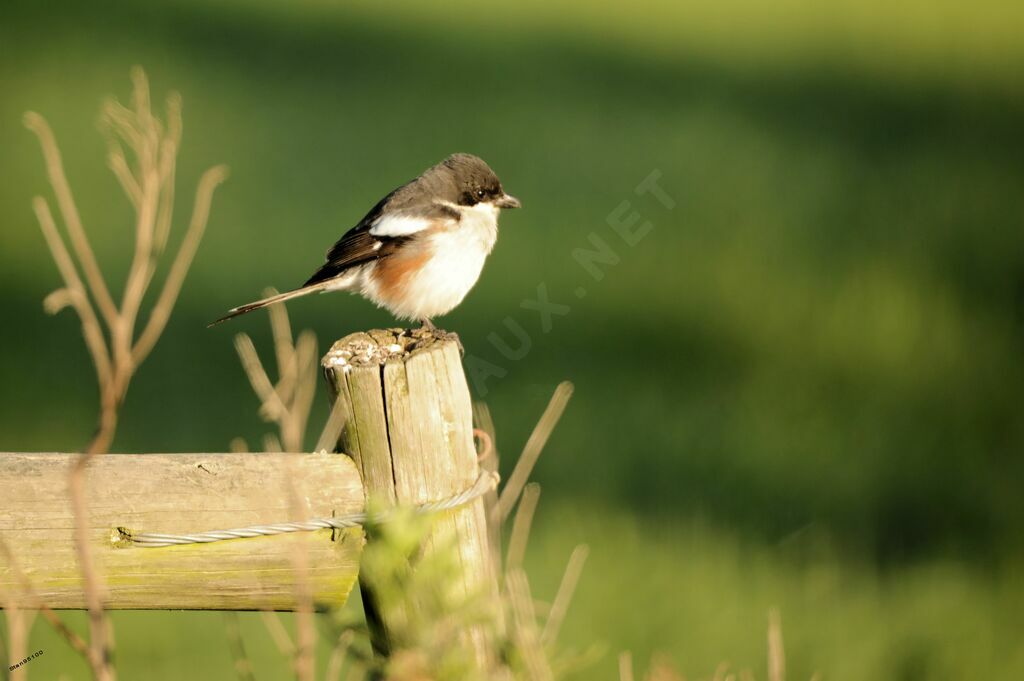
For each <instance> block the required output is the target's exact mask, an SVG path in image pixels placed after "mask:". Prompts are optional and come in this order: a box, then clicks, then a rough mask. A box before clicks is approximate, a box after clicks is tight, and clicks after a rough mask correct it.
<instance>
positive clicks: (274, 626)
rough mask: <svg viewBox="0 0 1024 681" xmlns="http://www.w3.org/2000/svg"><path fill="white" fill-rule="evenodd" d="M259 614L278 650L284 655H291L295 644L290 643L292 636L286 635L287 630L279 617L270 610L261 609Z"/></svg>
mask: <svg viewBox="0 0 1024 681" xmlns="http://www.w3.org/2000/svg"><path fill="white" fill-rule="evenodd" d="M260 615H261V616H262V617H263V624H264V626H266V628H267V631H269V632H270V638H271V639H273V641H274V645H276V646H277V649H278V651H280V653H281V654H282V655H284V656H286V657H289V658H290V657H293V656H294V655H295V644H294V643H292V637H291V636H289V635H288V630H287V629H285V628H284V625H283V624H282V623H281V618H280V617H278V615H277V613H276V612H274V611H272V610H261V611H260Z"/></svg>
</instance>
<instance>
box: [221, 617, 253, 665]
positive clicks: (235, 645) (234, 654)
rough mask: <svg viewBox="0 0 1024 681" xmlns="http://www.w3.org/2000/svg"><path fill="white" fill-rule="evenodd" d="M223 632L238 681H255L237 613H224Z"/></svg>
mask: <svg viewBox="0 0 1024 681" xmlns="http://www.w3.org/2000/svg"><path fill="white" fill-rule="evenodd" d="M224 632H225V635H226V636H227V639H228V650H230V651H231V659H232V660H233V662H234V665H233V666H234V668H235V674H236V675H237V676H238V681H256V677H255V676H254V675H253V668H252V661H251V660H250V659H249V656H248V655H247V654H246V652H245V643H244V642H243V641H242V632H241V629H240V628H239V626H238V613H234V612H226V613H224Z"/></svg>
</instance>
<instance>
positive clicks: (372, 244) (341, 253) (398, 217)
mask: <svg viewBox="0 0 1024 681" xmlns="http://www.w3.org/2000/svg"><path fill="white" fill-rule="evenodd" d="M408 186H409V185H405V186H403V187H399V188H398V189H396V190H395V191H393V192H391V193H390V194H388V195H387V196H385V197H384V198H383V199H381V200H380V201H379V202H378V203H377V205H376V206H374V207H373V208H372V209H371V210H370V212H369V213H367V214H366V215H365V216H364V217H363V219H362V220H360V221H359V224H357V225H356V226H355V227H353V228H352V229H350V230H349V231H347V232H346V233H345V235H344V236H342V237H341V238H340V239H339V240H338V241H337V243H335V244H334V245H333V246H332V247H331V249H330V250H329V251H327V262H325V263H324V264H323V265H322V266H321V267H320V269H318V270H317V271H316V272H315V273H314V274H313V276H312V277H310V278H309V280H308V281H306V283H305V284H303V287H306V286H311V285H313V284H318V283H320V282H323V281H326V280H328V279H333V278H335V277H337V276H339V275H341V274H343V273H344V272H345V271H346V270H348V269H350V268H352V267H355V266H357V265H362V264H365V263H368V262H372V261H374V260H378V259H380V258H386V257H388V256H389V255H391V254H392V253H394V251H395V249H396V248H398V247H399V246H401V245H402V244H403V243H405V242H407V241H409V240H411V239H415V238H417V237H418V236H419V235H421V234H422V233H423V232H424V231H425V230H428V229H431V228H433V227H438V226H441V225H443V224H444V223H445V222H448V221H452V220H458V218H459V214H458V211H455V210H453V209H452V208H451V207H449V206H446V205H443V204H440V203H432V204H427V205H425V206H424V205H419V206H417V205H410V204H409V203H408V202H403V203H404V204H405V205H403V206H402V210H401V212H399V211H397V210H391V211H388V210H385V209H387V208H389V204H393V203H394V202H395V201H394V200H395V199H396V197H397V198H401V193H402V191H403V190H404V189H405V188H406V187H408Z"/></svg>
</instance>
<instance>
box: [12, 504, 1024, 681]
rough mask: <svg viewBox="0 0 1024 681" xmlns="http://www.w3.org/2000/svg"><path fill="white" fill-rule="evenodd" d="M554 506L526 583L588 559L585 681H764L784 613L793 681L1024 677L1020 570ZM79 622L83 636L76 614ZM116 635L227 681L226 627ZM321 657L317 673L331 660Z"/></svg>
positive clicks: (263, 660) (551, 584)
mask: <svg viewBox="0 0 1024 681" xmlns="http://www.w3.org/2000/svg"><path fill="white" fill-rule="evenodd" d="M545 495H546V496H550V495H551V491H550V490H549V491H546V492H545ZM551 501H552V500H551V499H546V500H542V504H541V510H540V513H539V516H538V519H537V523H538V524H535V526H534V531H533V536H532V537H531V540H530V547H529V550H528V555H527V563H526V569H527V571H528V572H529V573H530V575H531V582H532V583H533V586H534V593H535V595H536V596H537V597H538V598H542V599H550V598H551V597H553V595H554V592H555V590H556V589H557V586H558V580H559V579H560V577H561V573H562V570H563V569H564V567H565V561H566V559H567V558H568V555H569V552H570V549H571V547H572V545H573V544H574V543H576V542H579V541H586V542H588V543H589V545H590V548H591V551H590V557H589V559H588V561H587V566H586V568H585V570H584V573H583V579H582V580H581V582H580V585H579V588H578V591H577V593H576V596H575V598H574V600H573V604H572V607H571V608H570V610H569V614H568V617H567V619H566V622H565V626H564V629H563V635H562V639H563V645H564V646H568V647H569V648H573V649H576V650H580V651H582V650H585V649H588V648H590V647H592V646H594V645H598V646H599V647H600V649H601V650H602V651H603V655H602V656H601V658H600V659H599V661H598V662H597V663H596V664H595V665H594V666H592V667H590V668H588V669H587V670H586V671H585V672H582V673H580V674H578V675H577V678H580V679H615V678H617V676H616V672H615V670H616V657H617V654H618V652H619V650H623V649H628V650H630V651H631V652H632V653H633V657H634V659H635V660H636V666H637V668H638V671H640V670H642V669H643V668H644V667H645V666H646V665H647V663H648V661H649V660H650V659H651V657H652V656H653V655H655V654H658V653H660V654H664V655H666V656H667V657H668V658H669V659H670V660H672V661H673V663H674V665H675V667H676V668H677V669H678V670H679V671H680V672H681V673H683V674H685V675H686V677H687V678H696V679H703V678H710V677H711V676H712V674H713V672H714V670H715V668H716V667H718V665H719V664H721V663H722V662H728V663H729V664H730V668H731V669H732V670H733V671H738V670H741V669H750V670H751V671H752V672H753V673H754V675H755V676H756V678H759V679H763V678H766V677H767V673H766V642H765V636H766V630H767V623H768V610H769V609H770V608H771V607H778V608H779V610H780V612H781V617H782V631H783V636H784V639H785V649H786V666H787V678H789V679H809V678H810V677H811V675H812V674H813V673H814V672H821V673H822V675H823V678H824V679H828V680H830V681H833V680H834V681H857V680H859V679H865V678H886V679H907V680H910V679H962V678H992V677H1001V678H1017V677H1018V676H1020V675H1021V674H1022V673H1024V655H1022V653H1021V650H1020V646H1019V640H1020V632H1021V631H1022V628H1024V619H1022V616H1021V613H1022V612H1024V609H1022V607H1021V606H1022V605H1024V603H1022V596H1021V592H1020V589H1019V583H1020V577H1021V574H1020V570H1019V568H1017V569H1016V570H1012V569H1007V570H993V571H986V570H981V569H978V568H976V567H972V566H970V565H967V564H964V563H962V562H957V561H952V560H950V561H939V562H929V563H925V564H919V565H915V566H910V567H907V568H906V569H900V570H896V571H878V570H876V569H874V568H872V567H870V566H867V565H864V564H862V563H858V562H856V561H853V560H851V559H848V558H839V557H837V556H835V555H832V554H830V553H829V550H828V549H827V548H824V547H823V546H822V545H821V542H820V541H818V540H812V539H809V538H808V537H803V538H799V537H797V538H792V539H791V540H789V541H787V542H785V543H783V544H777V545H773V546H766V545H752V544H750V543H748V542H745V541H743V540H741V539H738V538H735V537H730V536H729V535H728V533H722V532H721V531H720V530H716V529H713V528H709V527H702V526H700V525H699V524H689V525H687V526H683V527H679V526H675V527H668V526H667V525H665V524H660V525H659V524H651V523H650V522H648V521H647V520H645V519H643V518H640V517H637V516H630V515H628V514H623V513H622V512H621V510H620V509H607V508H601V507H580V506H578V505H572V506H569V505H565V504H552V503H551ZM240 618H241V623H242V633H243V636H244V638H245V642H246V649H247V651H248V653H249V655H250V657H251V658H252V661H253V664H254V666H255V668H256V669H257V678H261V679H275V678H286V677H287V673H288V672H287V670H288V664H287V661H286V660H285V659H284V658H283V656H281V655H280V653H278V651H277V649H276V648H275V646H274V644H273V642H272V641H271V639H270V638H269V634H268V633H267V631H266V629H265V627H264V626H263V623H262V622H261V621H260V617H259V615H258V614H256V613H253V614H246V613H242V614H241V615H240ZM69 619H70V621H71V622H72V623H73V624H76V625H77V626H78V628H79V629H81V628H82V627H83V626H84V617H82V616H81V614H80V613H74V614H73V615H72V616H70V617H69ZM112 620H113V623H114V626H115V631H116V635H117V646H118V667H119V670H120V672H121V676H122V677H123V678H141V677H145V678H147V679H154V681H159V680H161V679H179V678H182V677H183V676H186V675H187V676H188V677H189V678H192V679H195V680H196V681H202V680H205V679H224V678H229V676H230V673H231V672H230V669H231V658H230V655H229V653H228V649H227V645H226V642H225V633H224V622H223V619H222V617H221V615H220V614H219V613H162V612H161V613H155V612H154V613H150V612H119V613H113V615H112ZM286 622H287V619H286ZM32 641H33V646H34V647H35V648H42V649H43V650H44V651H45V652H44V654H43V656H42V657H40V658H37V659H36V660H35V661H33V662H32V663H31V669H30V672H31V677H30V678H38V679H49V678H54V679H56V678H58V677H59V675H60V674H61V673H68V674H70V675H71V678H82V677H83V676H84V667H83V666H81V663H80V662H79V660H78V658H77V657H76V656H74V655H73V654H72V653H70V652H69V651H68V650H67V649H66V646H65V645H64V644H63V643H62V642H60V641H59V640H58V639H57V638H56V637H55V636H54V635H53V634H52V633H51V632H50V630H49V629H48V628H47V627H46V626H45V625H43V624H37V625H36V628H35V630H34V631H33V638H32ZM318 651H319V653H320V658H319V667H318V668H319V669H320V670H321V672H322V671H323V669H324V667H325V665H326V662H327V650H326V646H325V645H321V646H318ZM75 670H78V671H75ZM638 676H639V674H638Z"/></svg>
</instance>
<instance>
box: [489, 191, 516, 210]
mask: <svg viewBox="0 0 1024 681" xmlns="http://www.w3.org/2000/svg"><path fill="white" fill-rule="evenodd" d="M494 205H495V206H497V207H498V208H522V207H523V204H521V203H520V202H519V199H517V198H516V197H514V196H509V195H508V194H502V195H501V198H499V199H498V200H497V201H495V202H494Z"/></svg>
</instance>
